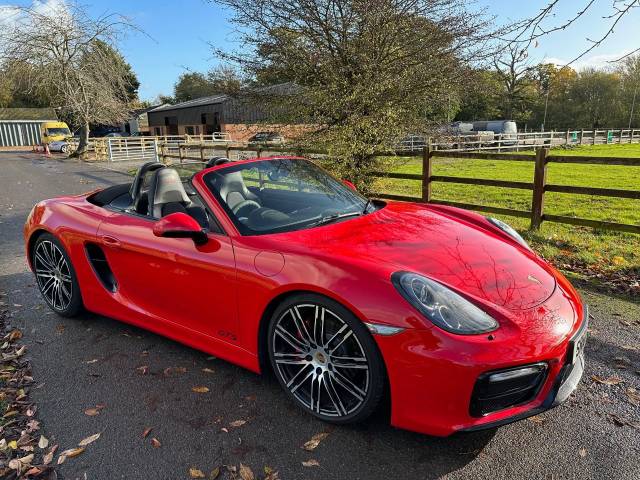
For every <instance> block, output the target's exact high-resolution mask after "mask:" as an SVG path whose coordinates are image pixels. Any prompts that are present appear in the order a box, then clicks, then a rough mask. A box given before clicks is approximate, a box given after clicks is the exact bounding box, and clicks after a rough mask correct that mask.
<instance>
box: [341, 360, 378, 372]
mask: <svg viewBox="0 0 640 480" xmlns="http://www.w3.org/2000/svg"><path fill="white" fill-rule="evenodd" d="M333 366H334V367H338V368H351V369H356V370H368V369H369V367H368V366H367V364H366V363H356V362H341V361H337V362H336V361H335V360H334V362H333Z"/></svg>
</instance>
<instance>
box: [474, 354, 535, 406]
mask: <svg viewBox="0 0 640 480" xmlns="http://www.w3.org/2000/svg"><path fill="white" fill-rule="evenodd" d="M546 376H547V364H546V363H534V364H531V365H522V366H519V367H514V368H506V369H503V370H495V371H492V372H487V373H483V374H482V375H480V376H479V377H478V380H476V384H475V386H474V388H473V393H472V394H471V403H470V405H469V413H470V414H471V416H473V417H483V416H485V415H488V414H489V413H493V412H497V411H498V410H503V409H505V408H509V407H514V406H517V405H521V404H524V403H527V402H530V401H531V400H533V399H534V398H535V397H536V395H537V394H538V392H539V391H540V388H541V387H542V385H543V384H544V380H545V378H546Z"/></svg>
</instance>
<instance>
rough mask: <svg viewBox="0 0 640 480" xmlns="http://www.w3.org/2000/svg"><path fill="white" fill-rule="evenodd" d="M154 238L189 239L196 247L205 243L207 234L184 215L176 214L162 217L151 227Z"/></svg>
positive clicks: (196, 223)
mask: <svg viewBox="0 0 640 480" xmlns="http://www.w3.org/2000/svg"><path fill="white" fill-rule="evenodd" d="M153 234H154V235H155V236H156V237H167V238H191V239H193V243H195V244H196V245H204V244H205V243H207V240H208V238H207V232H206V231H205V230H204V229H203V228H202V227H201V226H200V224H199V223H198V222H196V221H195V220H194V219H193V218H192V217H190V216H189V215H187V214H186V213H182V212H176V213H171V214H169V215H167V216H166V217H162V218H161V219H160V220H158V221H157V222H156V223H155V224H154V225H153Z"/></svg>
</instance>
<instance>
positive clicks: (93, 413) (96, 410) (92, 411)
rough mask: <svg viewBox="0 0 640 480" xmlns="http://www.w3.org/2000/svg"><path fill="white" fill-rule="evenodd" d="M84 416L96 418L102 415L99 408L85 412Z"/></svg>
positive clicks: (88, 409)
mask: <svg viewBox="0 0 640 480" xmlns="http://www.w3.org/2000/svg"><path fill="white" fill-rule="evenodd" d="M84 414H85V415H87V416H89V417H95V416H96V415H100V409H99V408H87V409H86V410H85V411H84Z"/></svg>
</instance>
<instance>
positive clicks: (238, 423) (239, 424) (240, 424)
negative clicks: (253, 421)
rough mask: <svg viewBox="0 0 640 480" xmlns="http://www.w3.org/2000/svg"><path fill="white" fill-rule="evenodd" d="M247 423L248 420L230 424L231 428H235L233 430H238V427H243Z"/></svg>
mask: <svg viewBox="0 0 640 480" xmlns="http://www.w3.org/2000/svg"><path fill="white" fill-rule="evenodd" d="M245 423H247V421H246V420H234V421H233V422H231V423H230V424H229V426H230V427H233V428H238V427H241V426H242V425H244V424H245Z"/></svg>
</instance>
